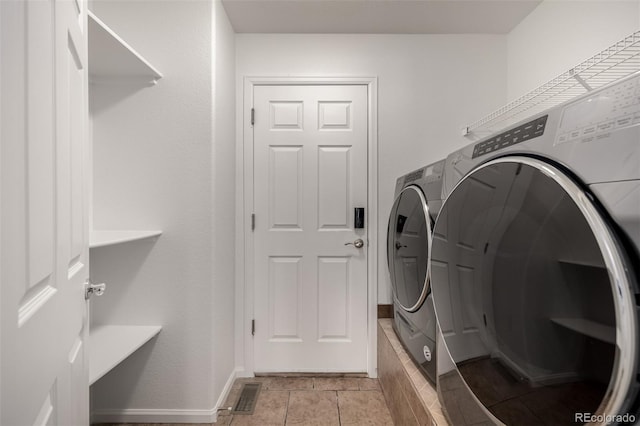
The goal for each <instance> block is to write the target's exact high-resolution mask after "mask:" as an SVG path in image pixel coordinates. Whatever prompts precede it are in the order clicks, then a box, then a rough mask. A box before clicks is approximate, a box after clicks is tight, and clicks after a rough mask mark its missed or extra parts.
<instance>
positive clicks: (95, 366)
mask: <svg viewBox="0 0 640 426" xmlns="http://www.w3.org/2000/svg"><path fill="white" fill-rule="evenodd" d="M160 330H162V327H160V326H157V325H149V326H146V325H145V326H140V325H103V326H98V327H95V328H93V329H91V332H90V333H89V351H90V354H89V384H91V385H92V384H94V383H95V382H96V381H97V380H98V379H100V378H101V377H102V376H104V375H105V374H107V373H108V372H109V371H111V370H112V369H113V368H114V367H115V366H116V365H118V364H120V363H121V362H122V361H123V360H124V359H125V358H127V357H128V356H129V355H131V354H132V353H134V352H135V351H136V350H138V349H139V348H140V347H141V346H142V345H144V344H145V343H147V342H148V341H149V340H151V338H153V337H154V336H155V335H156V334H158V333H160Z"/></svg>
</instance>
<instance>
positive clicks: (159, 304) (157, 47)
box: [91, 0, 235, 423]
mask: <svg viewBox="0 0 640 426" xmlns="http://www.w3.org/2000/svg"><path fill="white" fill-rule="evenodd" d="M92 9H93V10H94V11H95V12H96V14H97V15H98V16H99V17H101V19H103V20H104V21H105V22H106V23H107V24H109V25H111V26H112V27H113V28H114V29H115V30H116V32H118V33H119V34H120V35H121V36H122V37H123V38H124V39H125V40H126V41H127V42H128V43H129V44H130V45H132V46H134V48H135V49H136V50H138V51H139V52H141V53H142V54H143V55H144V56H145V57H146V58H147V59H148V60H149V61H150V62H151V63H152V64H153V65H154V66H156V67H157V68H158V69H159V70H160V71H161V72H162V73H163V75H164V78H162V79H161V80H160V81H159V82H158V84H157V85H156V86H154V87H139V86H135V85H127V84H124V85H106V86H93V87H92V88H91V90H92V91H93V96H92V114H93V127H94V135H95V136H94V139H95V140H94V158H95V161H94V163H95V165H94V224H95V228H98V229H100V228H101V229H114V228H115V229H117V228H125V229H126V228H133V229H136V228H138V229H162V230H163V231H164V233H163V235H162V236H161V237H159V238H158V239H157V241H142V242H136V243H130V244H127V245H119V246H113V247H110V248H101V249H97V250H92V253H91V254H92V261H91V268H92V277H93V279H94V280H95V281H100V280H105V281H107V283H108V290H107V292H106V293H105V295H104V296H103V297H102V298H94V300H92V320H93V322H94V323H95V324H134V325H135V324H160V325H162V326H163V330H162V331H161V333H160V335H159V336H158V337H157V339H155V340H153V341H151V342H150V343H149V344H147V345H145V346H144V347H142V348H141V349H140V350H139V351H137V352H136V353H134V354H133V355H132V356H131V357H129V358H128V359H127V360H125V361H124V362H123V363H122V364H121V365H120V366H118V367H116V369H114V370H113V371H112V372H111V373H109V374H108V375H107V376H105V377H104V378H103V379H101V380H100V381H98V382H97V383H96V384H95V385H94V386H93V387H92V409H93V412H94V413H97V414H100V413H122V412H123V410H124V412H125V413H128V417H124V418H122V417H121V418H120V420H122V421H126V422H133V421H138V422H144V423H146V422H166V423H170V422H188V421H198V420H199V421H201V422H206V421H210V420H211V416H212V414H214V413H215V404H216V401H217V400H218V399H219V397H220V395H221V393H222V392H223V390H224V387H225V385H226V383H227V381H228V380H229V378H230V376H231V375H232V373H233V370H234V364H233V363H234V358H233V356H234V353H233V344H234V343H233V333H234V321H233V315H234V312H233V303H232V300H233V290H234V280H235V278H234V269H233V255H232V253H233V246H234V232H233V228H232V226H230V225H229V224H230V223H233V218H234V209H233V206H234V200H235V184H234V176H235V169H234V167H235V127H234V108H235V107H234V105H235V92H234V82H235V71H234V59H233V58H234V55H235V48H234V35H233V32H232V31H231V28H230V25H229V23H228V21H227V20H226V15H225V14H224V13H221V12H220V11H221V10H222V9H221V6H220V4H219V1H218V2H215V3H212V2H209V1H188V2H184V1H127V2H122V1H104V0H102V1H96V2H94V3H93V4H92ZM227 250H229V251H227ZM140 410H142V411H140ZM96 420H107V421H108V420H114V419H113V418H110V417H108V416H107V417H97V418H96Z"/></svg>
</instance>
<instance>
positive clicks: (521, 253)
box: [431, 74, 640, 426]
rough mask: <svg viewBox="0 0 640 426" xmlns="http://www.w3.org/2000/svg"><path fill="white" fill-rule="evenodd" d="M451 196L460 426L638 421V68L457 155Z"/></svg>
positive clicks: (443, 372) (443, 270)
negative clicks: (635, 72)
mask: <svg viewBox="0 0 640 426" xmlns="http://www.w3.org/2000/svg"><path fill="white" fill-rule="evenodd" d="M443 193H444V194H445V195H446V198H445V201H444V203H443V206H442V209H441V210H440V214H439V215H438V219H437V222H436V225H435V227H434V231H433V235H434V237H433V245H432V252H431V259H432V260H431V286H432V292H433V297H434V303H435V310H436V313H437V317H438V322H439V325H440V327H441V329H442V341H441V342H439V346H438V347H439V356H438V394H439V397H440V399H441V404H442V406H443V409H444V411H445V413H446V415H447V416H448V418H449V420H450V422H451V423H452V424H453V425H471V424H507V425H540V426H541V425H553V426H560V425H575V424H584V423H589V424H599V425H604V424H638V422H639V421H640V416H639V415H640V413H639V399H638V390H639V386H640V385H639V382H638V380H639V369H638V364H639V341H638V339H639V331H638V330H639V326H638V310H639V307H638V305H639V302H640V294H639V288H638V267H639V265H640V263H639V248H640V74H634V75H633V76H631V77H628V78H626V79H624V80H621V81H619V82H617V83H616V84H613V85H609V86H606V87H604V88H602V89H598V90H596V91H593V92H591V93H589V94H586V95H584V96H581V97H579V98H577V99H576V100H573V101H571V102H568V103H565V104H563V105H560V106H558V107H555V108H553V109H550V110H548V111H546V112H544V113H542V114H539V115H536V116H534V117H531V119H529V120H525V121H523V122H521V123H519V124H517V125H515V126H513V127H512V128H510V129H508V130H506V131H503V132H500V133H498V134H495V135H493V136H491V137H489V138H486V139H484V140H481V141H479V142H477V143H474V144H471V145H469V146H467V147H465V148H463V149H461V150H459V151H456V152H454V153H452V154H451V155H449V156H448V157H447V160H446V166H445V182H444V189H443Z"/></svg>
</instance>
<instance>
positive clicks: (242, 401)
mask: <svg viewBox="0 0 640 426" xmlns="http://www.w3.org/2000/svg"><path fill="white" fill-rule="evenodd" d="M261 386H262V383H245V384H244V385H242V391H240V397H239V398H238V402H236V405H235V406H234V407H233V411H232V412H231V413H232V414H253V410H254V409H255V408H256V401H258V394H259V393H260V387H261Z"/></svg>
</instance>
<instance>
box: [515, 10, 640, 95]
mask: <svg viewBox="0 0 640 426" xmlns="http://www.w3.org/2000/svg"><path fill="white" fill-rule="evenodd" d="M639 5H640V2H639V1H638V0H625V1H616V0H606V1H590V0H546V1H544V2H543V3H541V4H540V5H539V6H538V7H537V8H536V9H535V10H534V11H533V12H532V13H531V14H529V16H527V17H526V18H525V19H524V20H523V21H522V22H521V23H520V24H519V25H518V26H517V27H516V28H514V29H513V31H511V33H510V34H509V35H508V37H507V40H508V42H507V47H508V64H507V66H508V80H507V95H508V98H509V100H512V99H515V98H517V97H519V96H521V95H523V94H525V93H526V92H528V91H530V90H533V89H535V88H536V87H538V86H540V85H541V84H544V83H546V82H547V81H549V80H551V79H552V78H554V77H556V76H557V75H559V74H562V73H563V72H565V71H567V70H569V69H570V68H571V67H573V66H574V65H577V64H578V63H580V62H582V61H584V60H585V59H588V58H590V57H591V56H593V55H595V54H596V53H598V52H600V51H601V50H604V49H606V48H607V47H609V46H611V45H612V44H614V43H615V42H617V41H619V40H621V39H623V38H624V37H626V36H628V35H629V34H631V33H632V32H634V31H638V30H639V29H640V10H639Z"/></svg>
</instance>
